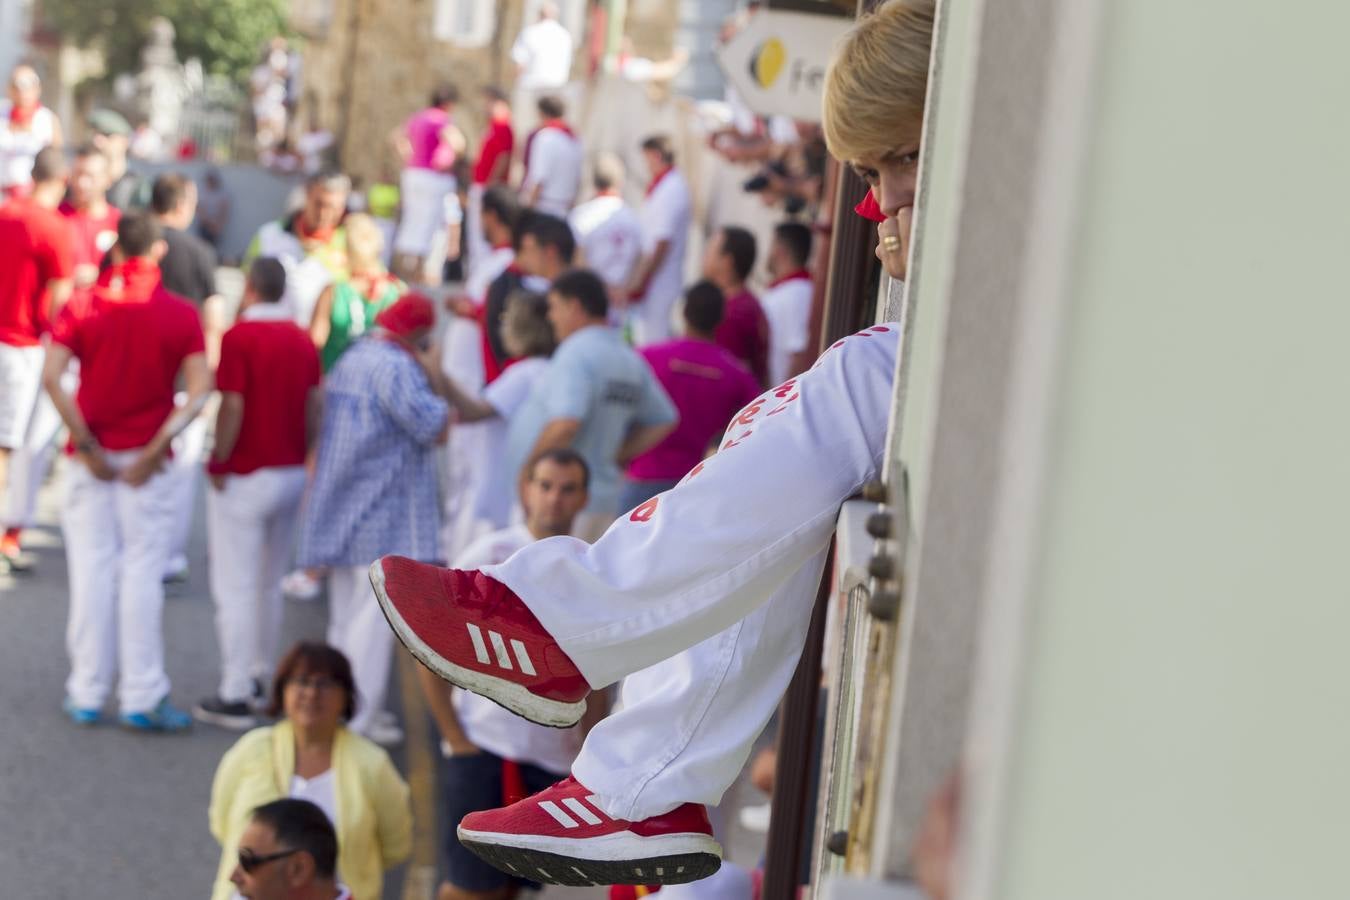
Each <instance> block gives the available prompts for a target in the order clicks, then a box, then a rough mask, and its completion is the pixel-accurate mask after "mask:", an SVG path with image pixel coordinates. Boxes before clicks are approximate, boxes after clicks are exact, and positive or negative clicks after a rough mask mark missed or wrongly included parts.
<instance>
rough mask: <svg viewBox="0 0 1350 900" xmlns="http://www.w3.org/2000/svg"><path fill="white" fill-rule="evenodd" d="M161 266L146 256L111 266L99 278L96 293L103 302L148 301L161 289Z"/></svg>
mask: <svg viewBox="0 0 1350 900" xmlns="http://www.w3.org/2000/svg"><path fill="white" fill-rule="evenodd" d="M160 280H161V276H160V272H159V266H158V265H156V264H155V263H153V262H151V261H150V260H148V259H146V258H145V257H144V256H133V257H132V258H131V259H129V260H127V261H126V262H122V263H118V264H117V265H115V266H109V267H108V268H106V269H104V270H103V272H102V273H101V274H100V275H99V276H98V286H97V287H96V288H95V293H96V294H97V295H98V297H99V299H102V300H131V301H136V300H148V299H149V298H150V295H151V294H153V293H154V292H155V289H156V288H158V287H159V284H160Z"/></svg>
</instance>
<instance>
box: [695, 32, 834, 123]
mask: <svg viewBox="0 0 1350 900" xmlns="http://www.w3.org/2000/svg"><path fill="white" fill-rule="evenodd" d="M851 27H853V22H852V21H851V20H848V19H841V18H836V17H833V16H820V15H811V14H809V13H799V12H780V11H778V10H773V9H770V10H767V11H761V12H758V13H755V15H754V16H752V17H751V19H750V22H749V24H747V25H746V26H745V28H743V29H742V30H741V31H740V33H739V34H737V35H736V36H735V37H734V38H732V39H731V40H730V41H728V42H727V43H726V44H725V45H724V46H723V47H722V48H721V50H720V51H719V52H718V55H717V60H718V62H719V63H720V64H721V66H722V72H723V73H724V74H725V75H726V76H727V80H728V81H729V82H731V84H732V86H733V87H735V88H736V91H737V92H738V93H739V94H740V95H741V98H742V99H743V100H744V101H745V104H746V105H747V106H749V107H750V109H751V110H752V111H754V112H756V113H758V114H759V115H761V116H790V117H791V118H793V119H799V120H801V121H804V122H819V121H820V103H821V98H822V97H823V95H824V89H825V68H826V66H828V65H829V62H830V54H831V52H833V50H834V46H835V44H837V43H838V42H839V40H840V38H842V37H843V36H844V35H845V34H846V33H847V32H848V30H849V28H851Z"/></svg>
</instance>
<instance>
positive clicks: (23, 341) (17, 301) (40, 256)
mask: <svg viewBox="0 0 1350 900" xmlns="http://www.w3.org/2000/svg"><path fill="white" fill-rule="evenodd" d="M74 270H75V265H74V262H73V261H72V259H71V240H70V228H69V226H67V225H66V222H65V220H64V219H62V218H61V215H60V214H59V213H57V212H56V211H55V210H52V209H46V208H44V207H41V206H38V205H37V204H36V203H34V202H33V201H32V200H29V199H18V200H11V201H9V202H8V203H6V204H4V205H3V206H0V344H9V345H10V346H11V347H35V346H37V344H38V343H39V338H40V337H41V336H42V333H43V332H44V331H46V330H47V329H48V328H49V327H50V325H51V323H50V321H49V319H50V317H51V298H50V297H49V296H48V294H47V283H48V282H50V281H56V280H60V279H65V278H70V277H71V274H72V273H73V272H74Z"/></svg>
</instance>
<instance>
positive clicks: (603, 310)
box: [552, 269, 609, 319]
mask: <svg viewBox="0 0 1350 900" xmlns="http://www.w3.org/2000/svg"><path fill="white" fill-rule="evenodd" d="M552 291H553V292H554V293H555V294H557V295H558V296H560V297H567V298H568V299H569V300H575V301H577V302H578V303H580V304H581V308H582V309H584V310H586V314H587V315H588V316H590V317H591V318H593V319H603V318H605V317H606V316H608V315H609V292H608V291H606V290H605V283H604V282H603V281H601V280H600V276H599V275H596V274H595V273H594V272H592V271H591V270H590V269H573V270H572V271H570V272H564V273H563V274H561V275H559V276H558V280H557V281H555V282H553V287H552Z"/></svg>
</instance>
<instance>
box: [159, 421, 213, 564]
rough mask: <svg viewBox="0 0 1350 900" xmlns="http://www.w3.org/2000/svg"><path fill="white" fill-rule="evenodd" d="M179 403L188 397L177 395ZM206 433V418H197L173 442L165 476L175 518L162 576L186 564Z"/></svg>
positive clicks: (200, 480) (200, 478)
mask: <svg viewBox="0 0 1350 900" xmlns="http://www.w3.org/2000/svg"><path fill="white" fill-rule="evenodd" d="M178 402H179V403H180V404H182V403H185V402H187V397H186V396H185V395H182V394H180V395H179V397H178ZM207 430H208V428H207V422H206V417H205V416H198V417H197V418H195V419H193V420H192V422H191V423H190V424H189V425H188V427H186V428H184V429H183V430H182V431H181V432H179V434H178V437H176V438H174V439H173V457H172V458H171V459H170V460H169V466H168V473H167V474H168V476H169V480H170V481H171V482H172V483H173V516H174V518H173V526H172V530H171V532H170V543H169V557H168V559H166V560H165V561H164V574H165V575H173V574H175V573H177V572H181V571H183V570H184V569H186V568H187V565H188V558H187V551H188V541H189V539H190V538H191V537H192V513H193V511H194V510H195V509H196V508H197V489H198V488H199V487H200V485H201V482H202V461H203V459H204V457H205V453H206V434H207Z"/></svg>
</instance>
